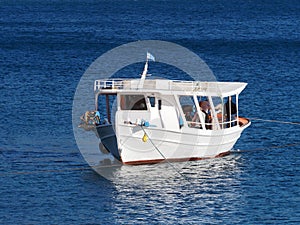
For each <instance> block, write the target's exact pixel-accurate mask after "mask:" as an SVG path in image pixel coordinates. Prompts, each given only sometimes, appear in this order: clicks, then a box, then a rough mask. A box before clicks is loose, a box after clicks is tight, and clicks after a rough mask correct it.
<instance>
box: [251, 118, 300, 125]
mask: <svg viewBox="0 0 300 225" xmlns="http://www.w3.org/2000/svg"><path fill="white" fill-rule="evenodd" d="M249 119H250V120H258V121H263V122H270V123H285V124H292V125H300V123H299V122H289V121H281V120H266V119H260V118H249Z"/></svg>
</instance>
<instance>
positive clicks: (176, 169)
mask: <svg viewBox="0 0 300 225" xmlns="http://www.w3.org/2000/svg"><path fill="white" fill-rule="evenodd" d="M141 128H142V130H143V131H144V133H145V134H146V135H147V137H148V139H149V141H150V142H151V144H152V145H153V147H154V148H155V149H156V151H157V152H158V153H159V154H160V155H161V156H162V157H163V158H164V160H166V162H167V163H168V164H169V165H170V166H171V167H172V168H173V169H174V170H175V171H176V172H177V173H178V174H179V175H180V176H182V177H183V178H184V179H185V180H186V181H189V179H188V178H187V177H186V176H184V175H183V174H182V173H180V171H179V170H178V168H176V167H175V166H174V165H173V164H172V163H171V162H170V161H169V160H168V159H167V158H166V157H165V156H164V154H163V153H162V152H161V151H160V150H159V149H158V147H157V146H156V145H155V144H154V142H153V141H152V139H151V137H149V135H148V134H147V132H146V131H145V129H144V127H143V125H141Z"/></svg>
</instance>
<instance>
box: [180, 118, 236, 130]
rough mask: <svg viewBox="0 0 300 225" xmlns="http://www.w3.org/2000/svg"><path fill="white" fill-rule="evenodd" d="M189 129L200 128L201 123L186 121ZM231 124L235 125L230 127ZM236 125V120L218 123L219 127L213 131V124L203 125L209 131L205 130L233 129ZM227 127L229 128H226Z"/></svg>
mask: <svg viewBox="0 0 300 225" xmlns="http://www.w3.org/2000/svg"><path fill="white" fill-rule="evenodd" d="M186 122H187V124H188V126H189V127H193V128H201V126H202V123H201V122H193V121H186ZM232 124H236V125H232ZM237 124H238V119H235V120H231V121H224V122H223V123H221V122H220V123H219V125H220V127H217V128H216V129H213V126H215V125H216V124H215V123H204V125H205V126H206V127H207V126H211V128H210V129H208V128H206V129H207V130H219V129H226V128H229V127H234V126H237ZM228 125H229V127H228Z"/></svg>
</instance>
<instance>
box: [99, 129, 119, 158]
mask: <svg viewBox="0 0 300 225" xmlns="http://www.w3.org/2000/svg"><path fill="white" fill-rule="evenodd" d="M96 130H97V134H98V137H99V138H100V140H101V142H102V144H103V146H104V147H105V148H106V149H107V150H108V151H109V152H110V153H111V154H112V155H113V156H114V157H115V158H116V159H117V160H119V161H121V156H120V153H119V149H118V142H117V137H116V134H115V131H114V129H113V126H112V125H111V124H105V125H98V126H97V127H96Z"/></svg>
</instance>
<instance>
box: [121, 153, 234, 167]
mask: <svg viewBox="0 0 300 225" xmlns="http://www.w3.org/2000/svg"><path fill="white" fill-rule="evenodd" d="M229 154H230V151H228V152H222V153H220V154H218V155H216V156H213V157H192V158H180V159H167V160H166V159H153V160H139V161H129V162H123V164H125V165H142V164H156V163H160V162H163V161H168V162H186V161H198V160H205V159H213V158H220V157H224V156H227V155H229Z"/></svg>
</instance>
